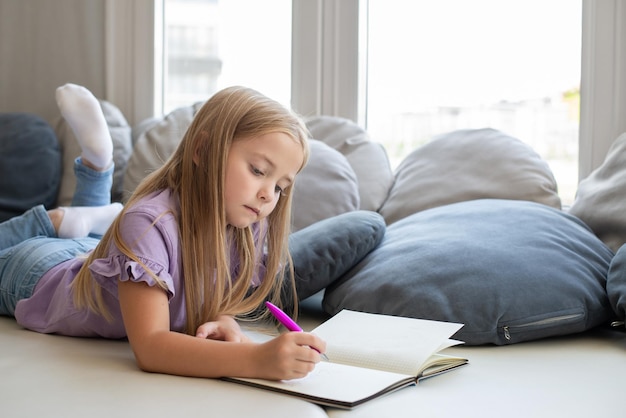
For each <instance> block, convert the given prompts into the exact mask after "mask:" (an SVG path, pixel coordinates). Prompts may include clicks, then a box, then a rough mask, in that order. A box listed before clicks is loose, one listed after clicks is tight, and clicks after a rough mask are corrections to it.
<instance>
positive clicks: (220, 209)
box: [0, 84, 383, 379]
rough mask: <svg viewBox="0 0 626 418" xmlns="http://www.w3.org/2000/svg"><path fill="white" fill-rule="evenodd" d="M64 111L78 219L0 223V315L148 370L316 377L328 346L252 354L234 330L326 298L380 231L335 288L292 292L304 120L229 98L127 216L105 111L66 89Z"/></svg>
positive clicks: (375, 238)
mask: <svg viewBox="0 0 626 418" xmlns="http://www.w3.org/2000/svg"><path fill="white" fill-rule="evenodd" d="M57 102H58V105H59V108H60V110H61V113H62V114H63V116H64V117H65V119H66V120H67V122H68V123H69V124H70V126H71V127H72V129H73V130H74V132H75V133H76V137H77V140H78V142H79V144H80V146H81V149H82V154H81V157H79V158H77V160H76V162H75V174H76V177H77V189H76V193H75V195H74V200H73V202H72V206H71V207H65V208H58V209H54V210H50V211H46V210H45V209H44V208H43V207H41V206H40V207H36V208H33V209H31V210H30V211H28V212H26V213H25V214H24V215H22V216H20V217H17V218H14V219H11V220H9V221H7V222H6V223H4V224H2V225H0V237H2V238H0V284H1V285H2V286H1V290H0V313H2V314H5V315H13V316H15V318H16V320H17V321H18V323H20V324H21V325H22V326H24V327H26V328H29V329H32V330H35V331H39V332H45V333H57V334H63V335H71V336H97V337H104V338H124V337H127V338H128V340H129V342H130V345H131V347H132V349H133V352H134V354H135V358H136V361H137V364H138V366H139V367H140V368H141V369H143V370H146V371H151V372H162V373H170V374H176V375H184V376H202V377H221V376H246V377H260V378H267V379H291V378H298V377H303V376H305V375H306V374H308V373H309V372H310V371H311V370H313V368H314V366H315V364H316V363H317V362H319V361H320V354H319V353H323V352H324V351H325V343H324V341H322V340H321V339H320V338H318V337H317V336H315V335H313V334H310V333H284V334H282V335H280V336H279V337H277V338H275V339H273V340H271V341H269V342H266V343H262V344H258V343H252V342H251V341H249V340H248V338H247V337H246V336H245V335H244V334H243V333H242V331H241V329H240V327H239V325H238V323H237V321H236V320H235V318H236V317H237V316H240V315H248V314H250V313H251V312H253V311H254V310H255V309H256V308H257V307H258V306H260V305H261V304H262V302H263V301H265V300H272V301H274V302H275V303H277V304H280V303H281V302H284V300H281V293H282V294H283V299H284V295H285V294H287V295H293V296H292V297H293V298H294V299H295V298H297V297H300V298H301V297H302V296H303V295H304V294H305V293H306V294H307V295H308V294H310V293H312V292H314V291H316V290H318V289H320V288H322V287H323V286H325V285H326V284H328V283H329V282H330V281H332V280H334V279H335V278H336V277H338V276H339V275H340V274H341V273H342V272H343V271H345V270H346V269H347V268H348V267H349V266H350V265H351V264H353V263H354V262H356V261H358V259H359V258H362V257H363V256H364V255H365V254H366V253H367V252H368V251H369V250H371V248H373V247H374V246H375V245H376V244H377V243H378V242H379V241H380V239H381V233H380V231H381V230H382V229H383V228H381V227H380V222H378V219H374V220H373V221H372V219H371V216H370V217H369V218H368V219H367V222H366V223H368V227H367V231H368V232H367V234H368V235H370V236H371V239H368V240H367V243H366V244H364V245H362V246H361V247H360V248H358V250H357V251H352V253H353V254H351V258H349V261H348V262H346V261H344V262H343V263H342V265H341V266H340V267H338V268H336V269H335V270H334V271H333V272H332V276H333V277H328V279H327V280H325V281H322V282H320V283H313V284H312V283H307V286H305V287H307V289H306V290H303V291H299V290H298V289H295V288H294V277H295V278H296V280H297V279H298V277H299V276H298V273H297V272H296V273H295V274H294V269H293V268H292V266H295V269H296V270H297V269H298V267H297V266H298V262H297V261H295V262H293V261H292V260H291V257H290V253H289V237H290V236H289V225H290V208H291V199H292V190H293V184H294V181H295V178H296V175H297V174H298V173H299V172H300V171H301V170H302V168H303V167H304V165H305V164H306V161H307V158H308V145H307V132H306V129H305V127H304V125H303V123H302V121H301V120H300V119H299V118H298V117H297V116H296V115H294V114H293V113H292V112H291V111H289V110H287V109H285V108H284V107H283V106H281V105H280V104H278V103H277V102H275V101H273V100H270V99H268V98H267V97H265V96H263V95H262V94H260V93H258V92H256V91H254V90H251V89H248V88H244V87H231V88H227V89H224V90H222V91H220V92H218V93H216V94H215V95H214V96H213V97H211V98H210V99H209V100H208V101H207V102H206V103H205V104H204V106H203V107H202V108H201V109H200V110H199V112H198V114H197V115H196V116H195V118H194V120H193V122H192V124H191V126H190V127H189V129H188V130H187V132H186V133H185V135H184V137H183V138H182V140H181V142H180V145H179V146H178V148H177V150H176V151H175V153H174V154H173V155H172V156H171V157H170V158H169V159H168V160H167V162H166V163H165V164H164V165H163V166H162V167H161V168H160V169H158V170H157V171H155V172H153V173H152V174H150V175H149V176H148V177H147V178H146V179H145V180H144V181H143V182H142V183H141V184H140V185H139V187H138V188H137V190H136V191H135V192H134V194H133V195H132V197H131V198H130V200H129V201H128V202H127V204H126V205H125V206H124V207H123V208H122V207H121V205H119V204H111V203H110V185H111V176H112V171H113V163H112V158H111V156H112V145H111V139H110V136H109V134H108V129H107V126H106V122H105V121H104V118H103V115H102V112H101V110H100V108H99V103H98V101H97V100H96V99H95V97H94V96H93V95H92V94H91V93H90V92H89V91H88V90H87V89H85V88H83V87H81V86H76V85H73V84H68V85H65V86H62V87H60V88H59V89H58V90H57ZM353 221H354V220H353ZM353 223H354V222H353ZM357 223H358V222H357ZM372 224H373V225H374V227H373V228H372ZM109 225H110V227H109ZM331 228H332V229H336V225H332V226H331ZM4 231H7V232H6V233H4ZM102 234H103V235H102ZM86 235H89V236H86ZM9 236H11V238H10V239H5V238H6V237H9ZM302 236H303V237H307V236H308V237H310V233H309V235H307V234H306V233H305V234H303V235H302ZM364 242H365V241H364ZM305 246H306V244H305ZM300 247H301V248H302V244H301V246H300ZM84 254H87V255H86V256H84ZM285 271H287V274H285ZM308 279H309V278H307V280H308ZM5 289H6V291H5ZM295 302H296V301H295V300H293V301H291V300H288V301H287V303H288V304H292V305H293V304H295ZM311 348H314V350H312V349H311Z"/></svg>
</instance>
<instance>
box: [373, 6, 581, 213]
mask: <svg viewBox="0 0 626 418" xmlns="http://www.w3.org/2000/svg"><path fill="white" fill-rule="evenodd" d="M581 3H582V2H581V1H580V0H578V1H575V0H549V1H545V0H472V1H467V0H438V1H427V0H369V16H368V18H369V31H368V81H367V88H368V96H367V128H368V131H369V132H370V133H371V135H372V137H374V138H375V139H377V140H379V141H381V142H384V143H385V145H386V146H387V149H388V152H389V154H390V157H391V158H392V159H393V160H394V162H395V163H396V164H397V163H399V162H400V161H401V159H402V158H404V156H406V155H407V154H408V153H409V152H410V151H412V150H414V149H415V148H416V147H418V146H419V145H421V144H424V143H425V142H427V141H428V140H430V139H431V138H432V137H433V136H435V135H437V134H441V133H445V132H449V131H452V130H455V129H465V128H483V127H491V128H495V129H499V130H501V131H503V132H505V133H507V134H509V135H512V136H514V137H516V138H518V139H520V140H522V141H524V142H526V143H527V144H529V145H530V146H531V147H532V148H533V149H534V150H535V151H536V152H537V153H538V154H539V155H541V156H542V157H543V158H544V159H545V160H546V161H547V162H548V164H550V167H551V168H552V170H553V172H554V174H555V177H556V179H557V182H558V186H559V193H560V195H561V199H562V201H563V203H564V204H571V203H572V201H573V198H574V193H575V190H576V187H577V182H578V174H577V173H578V124H579V123H578V113H579V112H578V111H579V86H580V62H581V40H580V39H581V13H582V10H581V8H582V4H581Z"/></svg>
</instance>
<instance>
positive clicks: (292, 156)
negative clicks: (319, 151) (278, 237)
mask: <svg viewBox="0 0 626 418" xmlns="http://www.w3.org/2000/svg"><path fill="white" fill-rule="evenodd" d="M303 161H304V155H303V153H302V147H301V145H300V144H299V143H298V142H296V141H295V140H294V139H292V138H291V137H290V136H288V135H287V134H284V133H278V132H274V133H269V134H265V135H260V136H256V137H252V138H243V139H238V140H235V141H233V143H232V145H231V147H230V151H229V153H228V160H227V163H226V178H225V191H224V193H225V206H226V222H227V223H228V224H229V225H232V226H234V227H236V228H245V227H247V226H249V225H250V224H252V223H254V222H257V221H259V220H261V219H263V218H265V217H266V216H268V215H269V214H270V213H271V212H272V210H274V208H275V207H276V204H277V203H278V199H279V198H280V196H281V193H282V192H283V191H284V190H286V189H287V187H290V186H291V184H292V183H293V180H294V178H295V176H296V174H297V173H298V170H300V167H301V166H302V163H303Z"/></svg>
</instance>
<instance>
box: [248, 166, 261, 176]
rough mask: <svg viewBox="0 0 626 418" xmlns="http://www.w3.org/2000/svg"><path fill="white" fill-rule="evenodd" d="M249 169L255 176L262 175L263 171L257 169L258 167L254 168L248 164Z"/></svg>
mask: <svg viewBox="0 0 626 418" xmlns="http://www.w3.org/2000/svg"><path fill="white" fill-rule="evenodd" d="M250 170H251V171H252V174H254V175H255V176H262V175H263V172H262V171H261V170H259V169H258V168H256V167H255V166H253V165H251V166H250Z"/></svg>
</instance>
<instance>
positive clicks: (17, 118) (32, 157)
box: [0, 113, 61, 221]
mask: <svg viewBox="0 0 626 418" xmlns="http://www.w3.org/2000/svg"><path fill="white" fill-rule="evenodd" d="M60 181H61V153H60V151H59V144H58V141H57V138H56V136H55V134H54V131H53V130H52V127H51V126H50V125H49V124H48V123H47V122H46V121H45V120H43V119H42V118H40V117H39V116H37V115H33V114H29V113H1V114H0V221H4V220H7V219H9V218H12V217H13V216H16V215H20V214H22V213H23V212H25V211H26V210H28V209H30V208H32V207H33V206H36V205H40V204H42V205H44V206H46V207H48V208H50V207H53V206H54V205H55V203H56V200H57V191H58V189H59V183H60Z"/></svg>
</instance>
